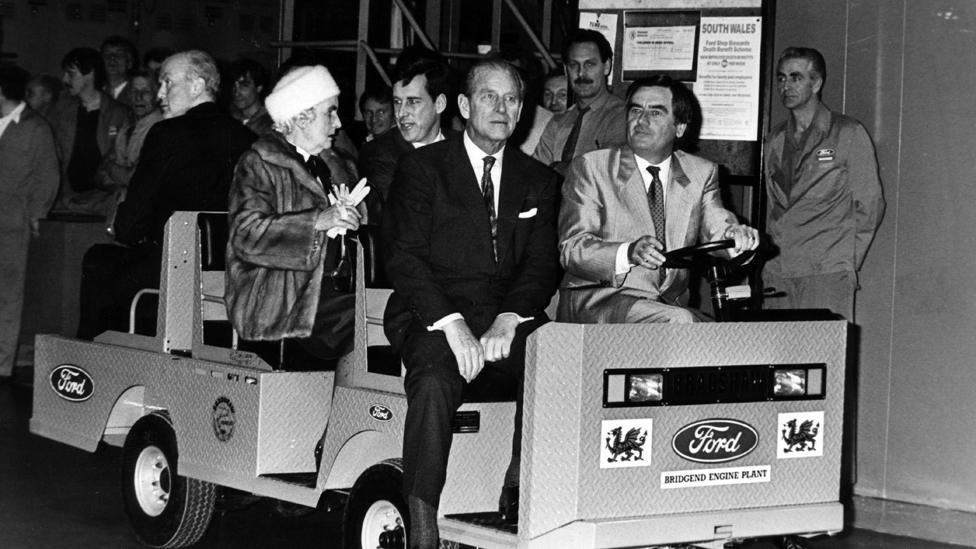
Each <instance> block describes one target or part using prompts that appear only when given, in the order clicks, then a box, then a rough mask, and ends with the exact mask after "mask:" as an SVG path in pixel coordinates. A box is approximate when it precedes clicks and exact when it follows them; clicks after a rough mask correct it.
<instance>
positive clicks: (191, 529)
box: [122, 413, 217, 547]
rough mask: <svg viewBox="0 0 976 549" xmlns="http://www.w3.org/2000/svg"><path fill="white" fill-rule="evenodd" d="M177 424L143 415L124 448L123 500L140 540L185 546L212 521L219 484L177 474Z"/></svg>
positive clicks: (197, 538)
mask: <svg viewBox="0 0 976 549" xmlns="http://www.w3.org/2000/svg"><path fill="white" fill-rule="evenodd" d="M178 460H179V452H178V451H177V445H176V433H174V432H173V424H172V423H171V422H170V420H169V417H167V416H166V415H165V414H160V413H153V414H150V415H148V416H146V417H144V418H142V419H140V420H139V421H138V422H136V424H135V425H134V426H133V427H132V429H131V430H130V431H129V434H128V436H127V437H126V438H125V445H124V446H123V447H122V503H123V505H124V506H125V513H126V514H127V515H128V516H129V523H130V524H131V525H132V529H133V530H134V531H135V534H136V537H138V538H139V541H141V542H142V543H144V544H146V545H148V546H150V547H187V546H190V545H193V544H194V543H196V542H198V541H200V538H201V537H203V534H204V533H205V532H206V531H207V526H208V525H209V524H210V517H211V516H212V515H213V509H214V502H215V500H216V497H217V487H216V485H214V484H211V483H209V482H203V481H200V480H195V479H191V478H186V477H181V476H179V472H178V471H177V462H178Z"/></svg>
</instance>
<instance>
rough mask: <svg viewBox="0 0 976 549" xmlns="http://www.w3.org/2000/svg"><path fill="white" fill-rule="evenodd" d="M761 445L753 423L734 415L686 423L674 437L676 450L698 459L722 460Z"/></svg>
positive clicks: (744, 453)
mask: <svg viewBox="0 0 976 549" xmlns="http://www.w3.org/2000/svg"><path fill="white" fill-rule="evenodd" d="M758 445H759V434H758V433H757V432H756V430H755V429H753V428H752V425H749V424H748V423H744V422H742V421H738V420H734V419H703V420H701V421H696V422H694V423H692V424H691V425H685V426H684V427H682V428H681V429H680V430H678V432H677V433H675V434H674V438H672V439H671V447H672V448H674V453H676V454H678V455H679V456H681V457H683V458H684V459H687V460H688V461H695V462H698V463H722V462H725V461H733V460H736V459H739V458H741V457H744V456H746V455H748V454H749V453H750V452H752V451H753V450H755V449H756V446H758Z"/></svg>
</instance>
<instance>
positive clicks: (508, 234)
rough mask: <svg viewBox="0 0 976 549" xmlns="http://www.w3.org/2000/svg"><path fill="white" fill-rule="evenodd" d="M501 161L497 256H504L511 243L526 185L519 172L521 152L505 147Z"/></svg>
mask: <svg viewBox="0 0 976 549" xmlns="http://www.w3.org/2000/svg"><path fill="white" fill-rule="evenodd" d="M506 149H507V150H506V151H505V158H504V161H503V162H502V181H501V188H500V189H499V196H498V257H499V259H501V258H503V257H505V254H506V253H507V252H508V247H509V246H510V245H512V243H513V241H514V240H513V235H514V234H515V225H516V223H517V221H518V214H519V211H518V210H519V207H520V206H521V205H522V201H523V200H524V199H525V193H526V187H525V185H524V184H522V181H521V177H520V176H519V174H521V173H523V169H522V166H523V163H522V157H521V152H520V151H518V150H517V149H516V148H515V147H507V148H506Z"/></svg>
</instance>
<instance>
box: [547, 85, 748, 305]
mask: <svg viewBox="0 0 976 549" xmlns="http://www.w3.org/2000/svg"><path fill="white" fill-rule="evenodd" d="M695 104H696V102H695V98H694V95H693V94H692V92H691V91H690V90H689V89H688V88H686V87H685V86H684V84H682V83H681V82H678V81H675V80H672V79H671V78H670V77H668V76H656V77H652V78H648V79H643V80H638V81H636V82H634V83H633V84H632V85H631V87H630V89H629V90H628V93H627V144H626V145H624V146H621V147H616V148H613V149H605V150H600V151H594V152H591V153H588V154H585V155H583V156H582V157H580V158H577V159H576V160H575V161H573V164H572V167H571V169H570V172H569V176H568V178H567V179H566V183H565V184H564V186H563V199H562V207H561V208H560V212H559V239H560V244H559V249H560V254H561V261H562V265H563V267H564V268H565V269H566V276H565V277H564V278H563V281H562V284H561V285H560V292H559V310H558V312H557V318H558V319H559V320H564V321H567V322H586V323H589V322H596V323H603V322H608V323H613V322H694V321H696V320H697V319H698V316H697V315H695V314H693V313H692V312H691V311H689V310H687V309H685V308H684V307H682V306H681V303H682V299H683V297H684V294H685V290H687V288H688V272H687V269H667V270H666V271H665V272H662V269H661V264H662V263H664V255H663V252H664V251H665V250H676V249H678V248H683V247H685V246H691V245H694V244H697V243H698V242H708V241H712V240H719V239H724V238H728V239H734V240H735V249H734V250H733V253H740V252H742V251H745V250H753V249H755V248H756V246H757V245H758V243H759V236H758V232H757V231H756V230H755V229H753V228H752V227H748V226H746V225H740V224H739V223H738V222H737V221H736V218H735V215H734V214H732V212H730V211H728V210H726V209H725V208H723V207H722V200H721V198H720V196H719V186H718V166H716V165H715V163H713V162H711V161H709V160H705V159H704V158H699V157H697V156H693V155H690V154H687V153H684V152H682V151H679V150H675V142H676V140H678V139H680V138H681V137H682V136H683V135H684V134H685V131H686V130H687V129H688V125H689V123H690V122H691V121H692V119H693V117H694V116H695ZM606 220H612V222H610V223H606V222H605V221H606Z"/></svg>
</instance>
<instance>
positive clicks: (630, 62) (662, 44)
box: [623, 25, 695, 72]
mask: <svg viewBox="0 0 976 549" xmlns="http://www.w3.org/2000/svg"><path fill="white" fill-rule="evenodd" d="M623 50H624V52H623V53H624V54H623V69H624V72H626V71H690V70H691V69H692V67H693V66H694V62H695V26H694V25H689V26H676V27H626V28H625V29H624V44H623Z"/></svg>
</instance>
